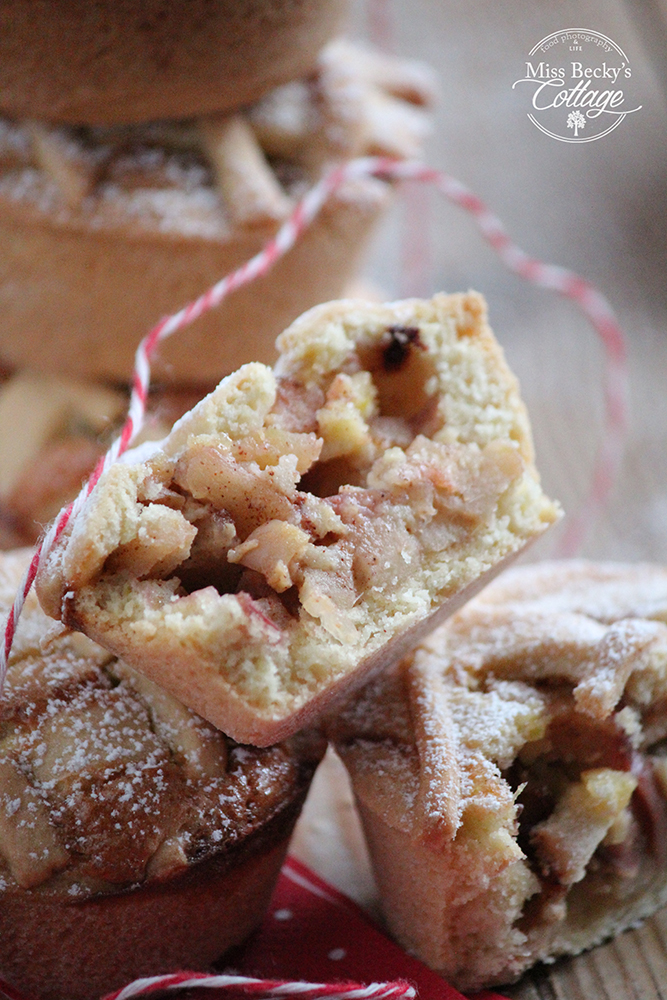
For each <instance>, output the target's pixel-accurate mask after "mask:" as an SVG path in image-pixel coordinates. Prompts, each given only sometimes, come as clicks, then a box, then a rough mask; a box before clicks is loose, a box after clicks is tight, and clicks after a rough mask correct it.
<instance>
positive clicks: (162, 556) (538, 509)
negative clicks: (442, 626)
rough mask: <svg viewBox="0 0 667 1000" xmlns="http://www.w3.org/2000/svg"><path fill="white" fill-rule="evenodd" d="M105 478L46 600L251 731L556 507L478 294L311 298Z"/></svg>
mask: <svg viewBox="0 0 667 1000" xmlns="http://www.w3.org/2000/svg"><path fill="white" fill-rule="evenodd" d="M278 348H279V352H280V358H279V361H278V363H277V365H276V366H275V368H274V369H273V370H272V369H270V368H268V367H266V366H264V365H260V364H250V365H245V366H244V367H242V368H241V369H239V371H237V372H236V373H234V374H233V375H230V376H229V377H228V378H226V379H224V380H223V381H222V382H221V383H220V385H219V386H218V388H217V389H216V390H215V391H214V392H213V393H212V394H211V395H210V396H208V397H207V398H206V399H205V400H203V401H202V402H201V403H200V404H198V405H197V406H196V407H195V408H194V409H193V410H192V411H191V412H190V413H189V414H186V416H185V417H183V418H182V419H181V420H180V421H179V422H178V423H177V424H176V425H175V426H174V429H173V431H172V432H171V434H170V435H169V436H168V437H167V438H166V440H165V441H164V442H163V444H162V446H161V447H160V448H159V450H157V451H155V452H154V454H152V456H151V457H150V458H148V459H147V460H146V461H137V462H136V463H134V464H130V463H129V462H128V463H123V464H119V465H116V466H115V467H113V468H111V469H110V470H109V471H108V472H107V473H106V474H105V475H104V476H103V477H102V479H101V480H100V482H99V484H98V486H97V487H96V488H95V490H94V491H93V493H92V494H91V497H90V498H89V500H88V503H87V505H86V507H85V509H84V510H83V512H82V514H81V516H80V518H79V519H78V521H77V522H76V523H75V524H74V525H73V526H71V527H70V528H69V529H68V531H67V533H65V534H64V535H63V536H62V539H61V541H60V542H59V543H58V545H57V547H56V548H55V549H54V551H53V552H52V553H51V555H50V556H49V558H48V560H47V562H46V563H45V565H44V566H43V568H42V570H41V572H40V574H39V580H38V588H39V594H40V599H41V601H42V603H43V606H44V608H45V609H46V611H47V612H48V614H50V615H52V616H53V617H55V618H60V619H61V620H62V621H63V622H65V624H67V625H70V626H71V627H72V628H76V629H80V630H81V631H84V632H85V633H86V634H88V635H89V636H90V637H92V638H95V639H96V640H97V641H100V642H101V643H102V644H103V645H105V646H106V647H107V648H108V649H111V650H113V651H114V652H115V653H117V654H118V655H122V656H123V657H124V658H125V659H126V660H127V662H129V663H130V664H132V665H133V666H134V667H136V669H138V670H140V671H143V672H144V673H146V674H147V675H148V676H150V677H152V678H153V679H154V680H156V681H158V683H160V684H162V685H163V686H164V687H166V688H167V689H168V690H170V691H172V692H173V693H174V694H176V695H177V697H179V698H180V699H181V700H182V701H184V702H185V703H186V704H187V705H188V706H189V707H191V708H193V709H194V710H196V711H198V712H199V713H200V714H202V715H203V716H204V717H205V718H207V719H209V720H210V721H211V722H212V723H213V724H214V725H216V726H218V727H220V728H221V729H222V730H223V731H224V732H226V733H227V734H229V735H230V736H233V737H234V739H238V740H240V741H243V742H252V743H256V744H258V745H263V744H268V743H271V742H275V741H276V740H277V739H280V738H282V737H283V736H284V735H286V734H288V733H291V732H294V731H295V730H296V729H298V728H299V727H300V726H302V725H303V724H304V723H305V722H307V721H308V720H312V719H313V718H314V717H315V716H316V715H317V714H318V713H319V712H320V711H322V709H323V708H324V707H325V706H326V705H328V704H329V702H330V700H331V698H332V697H333V695H334V693H336V692H338V691H339V690H341V689H343V688H345V687H348V686H349V685H350V684H352V683H358V682H359V681H360V679H362V678H363V677H364V676H365V675H367V674H368V673H369V672H372V671H373V670H377V669H379V668H381V667H382V666H386V665H390V664H392V663H396V662H398V660H399V659H400V658H401V657H402V656H403V655H405V653H406V652H407V651H408V650H409V649H410V648H412V646H413V645H414V644H416V642H417V641H418V639H419V638H420V637H421V636H423V635H424V634H425V633H426V632H427V631H428V630H430V629H431V628H433V627H434V626H435V624H437V622H438V621H440V620H441V619H442V618H444V617H445V616H446V615H448V614H450V613H451V612H452V611H453V610H454V609H455V608H456V607H458V606H459V605H460V604H461V603H462V602H463V600H464V599H466V598H467V597H469V596H470V595H471V593H472V592H473V591H474V590H475V589H478V588H479V587H480V586H481V585H482V582H483V581H484V580H486V579H488V577H489V576H490V575H491V574H493V573H495V572H497V571H498V569H499V568H500V567H501V565H502V564H503V563H504V562H505V561H506V560H507V559H509V558H510V557H511V556H513V555H514V554H515V553H517V552H518V551H519V550H520V549H521V548H522V547H523V546H524V545H525V544H526V542H527V541H528V540H529V539H531V538H532V537H533V536H534V535H536V534H539V533H540V532H541V531H543V530H544V528H546V527H547V525H548V524H550V523H551V522H552V521H553V520H554V518H555V517H556V516H557V508H556V507H555V506H554V505H553V504H552V503H551V502H550V501H549V500H547V499H546V498H545V496H544V494H543V493H542V491H541V489H540V486H539V481H538V477H537V473H536V471H535V467H534V465H533V453H532V445H531V440H530V431H529V426H528V421H527V417H526V413H525V410H524V407H523V404H522V403H521V400H520V398H519V395H518V390H517V385H516V381H515V379H514V377H513V376H512V374H511V373H510V371H509V370H508V368H507V366H506V364H505V361H504V359H503V356H502V352H501V351H500V348H499V347H498V345H497V343H496V342H495V340H494V338H493V334H492V333H491V330H490V329H489V327H488V325H487V321H486V310H485V305H484V302H483V300H482V299H481V297H480V296H478V295H476V294H474V293H471V294H468V295H453V296H445V295H438V296H436V297H435V298H434V299H433V300H432V301H418V300H413V301H408V302H403V303H395V304H392V305H371V304H367V303H362V302H354V301H343V302H333V303H329V304H325V305H322V306H318V307H316V308H315V309H312V310H311V311H310V312H308V313H306V314H304V315H303V316H302V317H301V318H300V319H298V320H297V321H296V322H295V323H294V324H293V325H292V326H291V327H290V328H289V329H288V330H287V331H286V332H285V333H283V334H282V335H281V337H280V338H279V340H278Z"/></svg>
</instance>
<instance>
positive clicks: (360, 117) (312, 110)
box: [0, 42, 433, 227]
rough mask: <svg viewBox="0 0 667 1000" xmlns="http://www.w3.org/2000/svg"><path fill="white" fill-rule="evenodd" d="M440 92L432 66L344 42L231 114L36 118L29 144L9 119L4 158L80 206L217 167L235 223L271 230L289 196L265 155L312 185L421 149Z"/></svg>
mask: <svg viewBox="0 0 667 1000" xmlns="http://www.w3.org/2000/svg"><path fill="white" fill-rule="evenodd" d="M432 97H433V87H432V83H431V80H430V74H429V71H428V70H426V69H425V68H421V69H420V68H418V67H415V66H414V65H413V64H410V63H408V62H407V61H405V60H400V59H392V58H389V57H385V56H382V55H380V54H379V53H373V52H370V51H367V50H364V49H360V48H358V47H355V46H351V45H350V44H349V43H343V42H339V43H334V44H333V45H330V46H328V47H327V48H326V49H325V50H324V52H323V53H322V56H321V62H320V70H319V72H318V74H317V75H316V77H315V78H314V79H312V80H307V81H295V82H294V83H292V84H287V85H286V86H284V87H280V88H278V89H277V90H276V91H275V92H274V93H272V94H270V95H269V96H268V97H266V98H264V99H262V101H260V102H259V103H258V104H257V105H255V106H253V107H251V108H249V109H247V110H246V111H244V112H239V113H236V114H232V115H227V116H208V117H205V118H201V119H199V120H191V121H184V122H155V123H150V124H148V125H146V126H132V127H118V126H115V127H111V128H106V129H104V128H95V129H88V130H86V129H74V128H63V127H53V126H49V125H45V124H42V123H33V122H31V123H29V124H28V126H27V130H26V134H27V136H28V142H27V143H26V140H25V138H24V136H23V134H22V130H21V129H20V128H19V127H18V126H11V125H10V124H9V123H3V131H2V134H1V135H0V162H4V165H5V166H9V167H15V166H16V165H18V164H21V165H28V164H29V163H30V162H32V163H33V164H34V165H35V166H37V167H38V168H39V169H40V170H41V171H43V172H44V174H45V175H46V176H47V177H48V178H49V179H50V180H51V182H52V183H53V184H54V185H55V187H56V188H57V189H58V190H59V192H60V194H61V196H62V198H63V200H64V202H65V204H66V205H67V206H69V207H70V208H71V209H74V210H80V209H81V208H82V207H83V205H84V203H86V200H87V199H88V198H90V197H91V196H94V195H95V194H96V191H97V187H98V186H99V185H100V184H103V183H105V182H111V183H113V184H117V185H118V186H119V187H121V188H127V189H131V188H135V187H148V188H162V187H164V188H169V187H183V188H185V189H187V188H189V187H191V186H192V185H197V184H204V185H208V184H210V181H211V178H210V173H212V176H213V179H214V182H215V185H216V187H217V190H218V192H219V195H220V198H221V202H222V204H223V206H224V207H225V211H226V213H227V216H228V218H229V219H230V221H231V222H232V224H233V225H235V226H240V227H244V226H260V225H267V226H271V225H275V223H276V222H279V221H280V220H282V219H283V218H284V217H285V216H286V215H287V214H288V212H289V210H290V208H291V206H292V200H291V198H290V197H289V195H288V194H287V193H286V191H285V190H284V188H283V185H282V183H281V181H280V180H279V179H278V176H277V175H276V172H275V170H274V165H271V164H270V163H269V161H268V160H267V156H268V157H278V158H284V159H285V160H287V161H288V164H290V165H292V167H294V166H298V167H299V169H300V171H301V176H302V179H303V180H304V181H306V180H310V181H313V180H315V178H316V176H317V174H318V173H319V171H320V170H321V169H322V167H323V165H324V164H326V163H329V162H331V161H333V160H339V159H343V158H345V159H347V158H350V157H352V156H358V155H362V154H367V153H368V154H386V155H390V156H401V157H405V156H410V155H414V154H415V153H416V152H417V151H418V149H419V147H420V144H421V140H422V138H423V136H424V134H425V132H426V130H427V116H426V114H425V112H424V110H423V108H424V107H426V106H428V105H429V104H430V103H431V101H432ZM173 153H176V154H182V155H185V157H186V161H185V165H183V164H180V165H179V164H178V163H176V162H174V163H172V162H171V160H170V157H171V156H172V154H173ZM3 154H4V155H3ZM188 155H189V156H190V157H191V159H190V160H188Z"/></svg>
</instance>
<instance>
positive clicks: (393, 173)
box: [0, 157, 627, 996]
mask: <svg viewBox="0 0 667 1000" xmlns="http://www.w3.org/2000/svg"><path fill="white" fill-rule="evenodd" d="M371 176H374V177H380V178H383V179H385V180H392V181H417V182H421V183H428V184H432V185H434V186H435V187H436V188H437V190H438V191H440V192H441V194H443V195H444V196H445V197H446V198H447V199H448V200H449V201H450V202H452V203H453V204H455V205H458V206H459V207H461V208H463V209H465V210H466V211H467V212H469V213H470V214H471V215H472V216H473V218H474V219H475V221H476V223H477V226H478V228H479V230H480V232H481V233H482V235H483V236H484V238H485V239H486V240H487V241H488V242H489V243H490V244H491V246H492V247H493V248H494V250H496V252H497V253H498V255H499V256H500V258H501V259H502V261H503V262H504V263H505V264H506V265H507V267H509V268H510V270H512V271H515V272H516V273H517V274H519V275H520V276H521V277H523V278H525V279H526V280H527V281H530V282H532V283H533V284H534V285H538V286H539V287H541V288H547V289H552V290H553V291H556V292H559V293H560V294H561V295H563V296H565V297H566V298H568V299H571V300H572V301H573V302H575V303H576V304H577V305H578V306H579V307H580V308H581V309H582V311H583V312H584V313H585V315H586V316H587V318H588V319H589V320H590V322H591V324H592V326H593V327H594V329H595V330H596V332H597V334H598V336H599V337H600V340H601V342H602V345H603V348H604V351H605V358H606V374H605V386H604V393H605V412H606V425H605V434H604V440H603V442H602V446H601V448H600V450H599V453H598V456H597V460H596V466H595V470H594V475H593V483H592V487H591V490H590V492H589V495H588V497H587V499H586V501H585V503H584V504H583V506H582V510H581V512H580V513H579V514H578V515H577V516H576V517H575V518H573V519H571V520H570V521H569V524H568V527H567V531H566V534H565V537H564V539H563V541H562V543H561V553H560V554H561V555H573V554H574V553H575V552H576V550H577V548H578V546H579V544H580V542H581V540H582V538H583V536H584V534H585V531H586V529H587V527H588V526H589V524H590V523H591V522H592V520H593V519H594V517H595V514H596V512H597V511H598V510H599V508H600V507H601V505H602V504H603V503H604V501H605V500H606V498H607V495H608V493H609V489H610V487H611V485H612V483H613V481H614V477H615V473H616V469H617V467H618V465H619V462H620V459H621V456H622V445H623V437H624V432H625V425H626V420H627V373H626V349H625V340H624V337H623V333H622V331H621V329H620V327H619V325H618V323H617V321H616V318H615V316H614V314H613V312H612V310H611V307H610V306H609V304H608V303H607V301H606V299H605V298H604V296H602V295H601V294H600V292H598V291H597V290H596V289H595V288H594V287H593V286H592V285H591V284H590V283H589V282H587V281H584V279H583V278H580V277H578V276H577V275H576V274H574V273H573V272H572V271H568V270H566V269H565V268H561V267H554V266H552V265H550V264H544V263H542V262H541V261H539V260H535V259H534V258H532V257H529V256H528V255H527V254H526V253H524V251H523V250H521V249H520V248H519V247H518V246H516V244H515V243H513V242H512V240H511V239H510V238H509V236H508V235H507V233H506V232H505V229H504V227H503V225H502V223H501V222H500V220H499V219H498V218H497V217H496V216H495V215H494V214H493V213H492V212H490V211H489V209H488V208H487V207H486V205H485V204H484V203H483V202H482V201H481V200H480V199H479V198H478V197H477V196H476V195H474V194H473V193H472V192H471V191H469V190H468V188H466V187H465V186H464V185H463V184H461V183H460V182H459V181H457V180H456V179H455V178H453V177H450V176H449V175H448V174H445V173H443V172H442V171H440V170H435V169H433V168H431V167H428V166H425V165H424V164H423V163H419V162H415V161H409V160H408V161H396V160H393V159H389V158H386V157H362V158H359V159H356V160H350V161H349V162H348V163H345V164H341V165H340V166H337V167H334V168H333V169H331V170H330V171H329V172H328V173H326V174H325V175H324V176H323V177H322V179H321V180H320V181H319V182H318V183H317V184H315V185H314V186H313V187H312V188H311V189H310V190H309V191H308V192H307V193H306V195H304V197H303V198H302V199H301V201H300V202H299V203H298V204H297V205H296V207H295V208H294V211H293V212H292V214H291V215H290V217H289V218H288V219H287V220H286V222H285V223H284V224H283V225H282V226H281V228H280V230H279V231H278V233H277V234H276V236H275V237H274V238H273V239H272V240H271V241H270V242H269V243H267V244H266V246H265V247H264V248H263V249H262V250H261V251H260V252H259V253H258V254H256V255H255V256H254V257H252V258H251V259H250V260H249V261H247V262H246V263H245V264H243V265H242V266H241V267H240V268H238V269H237V270H236V271H233V272H232V273H231V274H228V275H227V276H226V277H224V278H223V279H222V280H221V281H219V282H218V283H217V284H215V285H213V287H212V288H209V290H208V291H207V292H204V294H203V295H201V296H200V297H199V298H198V299H196V300H195V301H193V302H190V303H189V304H188V305H187V306H185V307H184V308H183V309H181V310H180V311H179V312H177V313H175V314H174V315H173V316H168V317H166V318H165V319H163V320H161V321H160V322H159V323H158V324H157V325H156V326H155V327H154V328H153V329H152V330H151V331H150V333H149V334H148V335H147V336H146V337H144V339H143V340H142V341H141V343H140V344H139V347H138V348H137V352H136V356H135V370H134V376H133V383H132V394H131V398H130V406H129V412H128V416H127V420H126V422H125V424H124V426H123V429H122V431H121V434H120V436H119V437H118V438H117V439H116V441H114V443H113V445H112V446H111V448H110V449H109V451H108V452H107V454H106V455H105V456H104V457H103V458H102V459H101V460H100V462H99V463H98V465H97V467H96V469H95V470H94V472H93V474H92V475H91V477H90V479H89V480H88V482H87V483H86V485H85V486H84V488H83V489H82V490H81V492H80V494H79V496H78V497H77V498H76V500H75V501H74V502H73V503H71V504H70V505H69V506H68V507H65V508H64V509H63V510H62V511H61V512H60V514H59V515H58V517H57V518H56V519H55V521H54V522H53V524H52V525H51V527H50V528H49V530H48V531H47V533H46V535H45V536H44V538H43V539H42V541H41V542H40V544H39V545H38V547H37V549H36V551H35V553H34V555H33V558H32V561H31V563H30V566H29V569H28V571H27V573H26V575H25V577H24V580H23V582H22V585H21V588H20V590H19V593H18V594H17V596H16V600H15V602H14V605H13V607H12V609H11V610H10V613H9V616H8V618H7V623H6V626H5V641H4V646H3V647H2V649H0V696H1V695H2V691H3V687H4V682H5V677H6V673H7V661H8V659H9V654H10V652H11V648H12V644H13V641H14V634H15V631H16V625H17V623H18V620H19V617H20V614H21V611H22V608H23V605H24V603H25V599H26V597H27V595H28V593H29V592H30V588H31V587H32V584H33V582H34V579H35V576H36V574H37V570H38V568H39V565H40V563H41V562H42V560H43V559H45V558H46V556H47V555H48V553H49V552H50V550H51V548H52V547H53V545H54V543H55V542H56V541H57V539H58V538H59V537H60V535H61V534H62V532H63V531H64V529H65V527H66V526H67V524H68V523H69V522H70V520H72V518H75V517H76V516H77V515H78V514H79V512H80V511H81V509H82V507H83V506H84V504H85V503H86V500H87V498H88V497H89V496H90V493H91V492H92V490H93V488H94V486H95V484H96V483H97V482H98V480H99V478H100V476H101V475H102V473H103V472H104V471H105V470H106V469H108V468H109V466H110V465H112V464H113V463H114V462H116V461H117V460H118V459H119V458H120V456H121V455H122V454H123V452H125V451H126V450H127V449H128V448H129V447H130V445H131V444H132V442H133V440H134V439H135V437H136V435H137V434H138V433H139V431H140V429H141V427H142V424H143V421H144V415H145V410H146V400H147V398H148V389H149V386H150V359H151V357H152V356H153V354H154V353H155V351H156V349H157V347H158V345H159V344H160V343H161V341H163V340H165V339H166V338H167V337H170V336H171V335H172V334H174V333H176V332H177V331H179V330H182V329H183V328H184V327H186V326H188V325H189V324H190V323H192V322H194V320H196V319H197V318H198V317H199V316H201V315H203V313H206V312H208V311H209V310H210V309H213V308H215V306H217V305H219V304H220V303H221V302H222V301H223V299H224V298H226V296H227V295H229V293H230V292H232V291H234V290H235V289H236V288H240V287H241V286H242V285H245V284H248V283H249V282H251V281H253V280H254V279H255V278H258V277H260V276H261V275H264V274H266V273H267V272H268V271H269V270H270V269H271V267H272V266H273V265H274V264H275V263H276V261H278V260H279V259H280V258H281V257H283V256H284V255H285V254H286V253H287V251H288V250H289V249H290V248H291V247H292V246H294V244H295V243H296V242H297V240H298V239H299V238H300V237H301V235H302V234H303V232H304V231H305V230H306V229H307V227H308V226H309V225H310V223H311V222H312V221H313V219H314V218H315V216H316V215H317V214H318V212H319V211H320V209H321V208H322V206H323V205H324V203H325V202H326V201H327V199H328V198H329V197H331V195H333V194H334V193H335V192H336V191H338V190H339V189H340V188H341V187H342V186H343V185H344V184H346V183H348V182H349V181H354V180H357V179H359V178H362V177H371ZM346 995H349V994H346ZM392 995H393V994H392ZM405 995H407V994H405ZM128 996H129V994H128Z"/></svg>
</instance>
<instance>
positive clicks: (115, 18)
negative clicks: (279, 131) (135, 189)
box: [0, 0, 347, 125]
mask: <svg viewBox="0 0 667 1000" xmlns="http://www.w3.org/2000/svg"><path fill="white" fill-rule="evenodd" d="M346 7H347V4H346V2H345V0H288V2H286V0H259V2H257V0H253V2H243V3H239V2H238V0H213V2H210V0H209V2H207V0H169V2H165V0H107V2H102V3H100V2H97V3H95V4H91V3H90V2H89V0H67V2H66V3H62V2H59V0H10V2H9V3H6V4H3V6H2V10H1V11H0V109H1V110H2V112H4V113H5V114H8V115H12V116H15V117H17V118H21V117H24V118H33V119H37V120H42V121H53V122H65V123H69V124H74V125H77V124H98V125H103V124H106V125H108V124H113V123H116V122H121V123H127V122H141V121H150V120H151V119H154V118H180V117H183V116H185V115H193V114H205V113H207V112H211V111H225V110H227V109H230V108H238V107H241V106H242V105H244V104H248V103H249V102H251V101H255V100H257V98H259V97H261V96H262V94H265V93H266V92H267V91H268V90H270V89H271V88H272V87H275V86H276V85H277V84H280V83H283V82H285V81H286V80H293V79H295V78H296V77H298V76H302V75H305V74H307V73H310V72H311V71H312V70H313V68H314V66H315V63H316V60H317V54H318V52H319V50H320V49H321V47H322V46H323V45H324V44H325V42H327V41H328V40H329V39H330V38H331V37H332V36H333V34H334V33H335V32H336V31H337V30H338V29H339V28H340V25H341V21H342V20H343V16H344V14H345V10H346Z"/></svg>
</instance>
